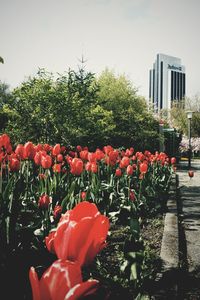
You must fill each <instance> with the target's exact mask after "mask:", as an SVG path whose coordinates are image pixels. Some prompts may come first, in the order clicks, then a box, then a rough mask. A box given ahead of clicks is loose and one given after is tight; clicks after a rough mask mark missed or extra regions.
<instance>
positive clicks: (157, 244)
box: [83, 215, 164, 300]
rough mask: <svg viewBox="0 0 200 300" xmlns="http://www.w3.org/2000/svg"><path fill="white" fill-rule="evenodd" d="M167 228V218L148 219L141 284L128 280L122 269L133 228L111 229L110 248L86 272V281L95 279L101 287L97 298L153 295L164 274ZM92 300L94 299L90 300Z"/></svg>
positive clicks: (131, 299) (105, 249)
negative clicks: (162, 254)
mask: <svg viewBox="0 0 200 300" xmlns="http://www.w3.org/2000/svg"><path fill="white" fill-rule="evenodd" d="M163 228H164V219H163V216H162V215H160V216H157V217H156V218H153V219H147V220H146V221H145V224H143V226H142V228H141V237H142V240H143V242H144V243H143V244H144V249H145V252H144V253H145V258H144V259H145V261H144V264H143V266H142V276H141V278H140V280H139V281H138V283H137V284H135V283H134V282H131V281H130V280H128V279H127V276H126V274H125V273H124V272H122V271H121V269H120V267H121V266H122V264H123V262H124V252H123V250H124V241H125V240H126V239H127V238H128V237H129V236H130V232H129V227H128V226H121V225H111V228H110V234H109V236H108V238H107V246H106V247H105V248H104V249H103V250H102V252H101V253H100V254H99V255H97V258H96V261H95V262H94V264H93V265H92V266H90V268H89V269H88V270H84V272H83V273H84V274H85V275H86V276H85V279H87V277H89V276H88V275H90V276H92V277H93V278H95V279H98V280H99V281H100V283H101V288H100V289H99V290H98V293H97V295H96V298H95V297H94V296H93V297H92V299H94V300H96V299H105V298H106V299H107V300H112V299H113V300H114V299H115V300H121V299H126V300H129V299H130V300H133V299H136V297H137V296H138V294H142V295H147V296H148V295H151V293H152V287H153V286H154V281H155V278H156V275H157V273H159V272H160V271H161V260H160V250H161V242H162V235H163ZM88 299H89V298H88ZM90 299H91V298H90Z"/></svg>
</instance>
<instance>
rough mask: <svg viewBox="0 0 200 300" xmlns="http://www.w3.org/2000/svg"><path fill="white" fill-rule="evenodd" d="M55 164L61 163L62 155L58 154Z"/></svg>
mask: <svg viewBox="0 0 200 300" xmlns="http://www.w3.org/2000/svg"><path fill="white" fill-rule="evenodd" d="M56 159H57V162H63V155H62V154H58V155H57V157H56Z"/></svg>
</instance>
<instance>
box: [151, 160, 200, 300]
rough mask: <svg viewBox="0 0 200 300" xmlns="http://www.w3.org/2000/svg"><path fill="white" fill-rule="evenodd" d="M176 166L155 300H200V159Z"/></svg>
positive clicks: (182, 162)
mask: <svg viewBox="0 0 200 300" xmlns="http://www.w3.org/2000/svg"><path fill="white" fill-rule="evenodd" d="M191 170H193V171H194V177H193V178H190V177H189V175H188V162H187V161H181V162H180V163H179V164H178V165H177V176H176V180H174V183H175V181H176V184H174V185H172V190H171V195H170V198H169V200H168V203H167V207H168V211H167V212H166V215H165V226H164V232H163V239H162V246H161V255H160V256H161V259H162V261H163V271H162V273H161V274H159V276H158V281H157V287H156V289H157V290H156V292H155V293H154V295H153V297H152V298H151V299H153V300H161V299H162V300H177V299H178V300H198V299H199V300H200V160H192V162H191Z"/></svg>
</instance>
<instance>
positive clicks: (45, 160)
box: [41, 155, 52, 169]
mask: <svg viewBox="0 0 200 300" xmlns="http://www.w3.org/2000/svg"><path fill="white" fill-rule="evenodd" d="M41 165H42V167H43V168H44V169H49V168H50V167H51V165H52V158H51V156H50V155H46V156H44V155H42V158H41Z"/></svg>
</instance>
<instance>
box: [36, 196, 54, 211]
mask: <svg viewBox="0 0 200 300" xmlns="http://www.w3.org/2000/svg"><path fill="white" fill-rule="evenodd" d="M50 202H51V201H50V197H49V196H48V195H46V194H43V195H42V196H40V198H39V201H38V206H39V207H40V208H41V209H47V208H48V206H49V203H50Z"/></svg>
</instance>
